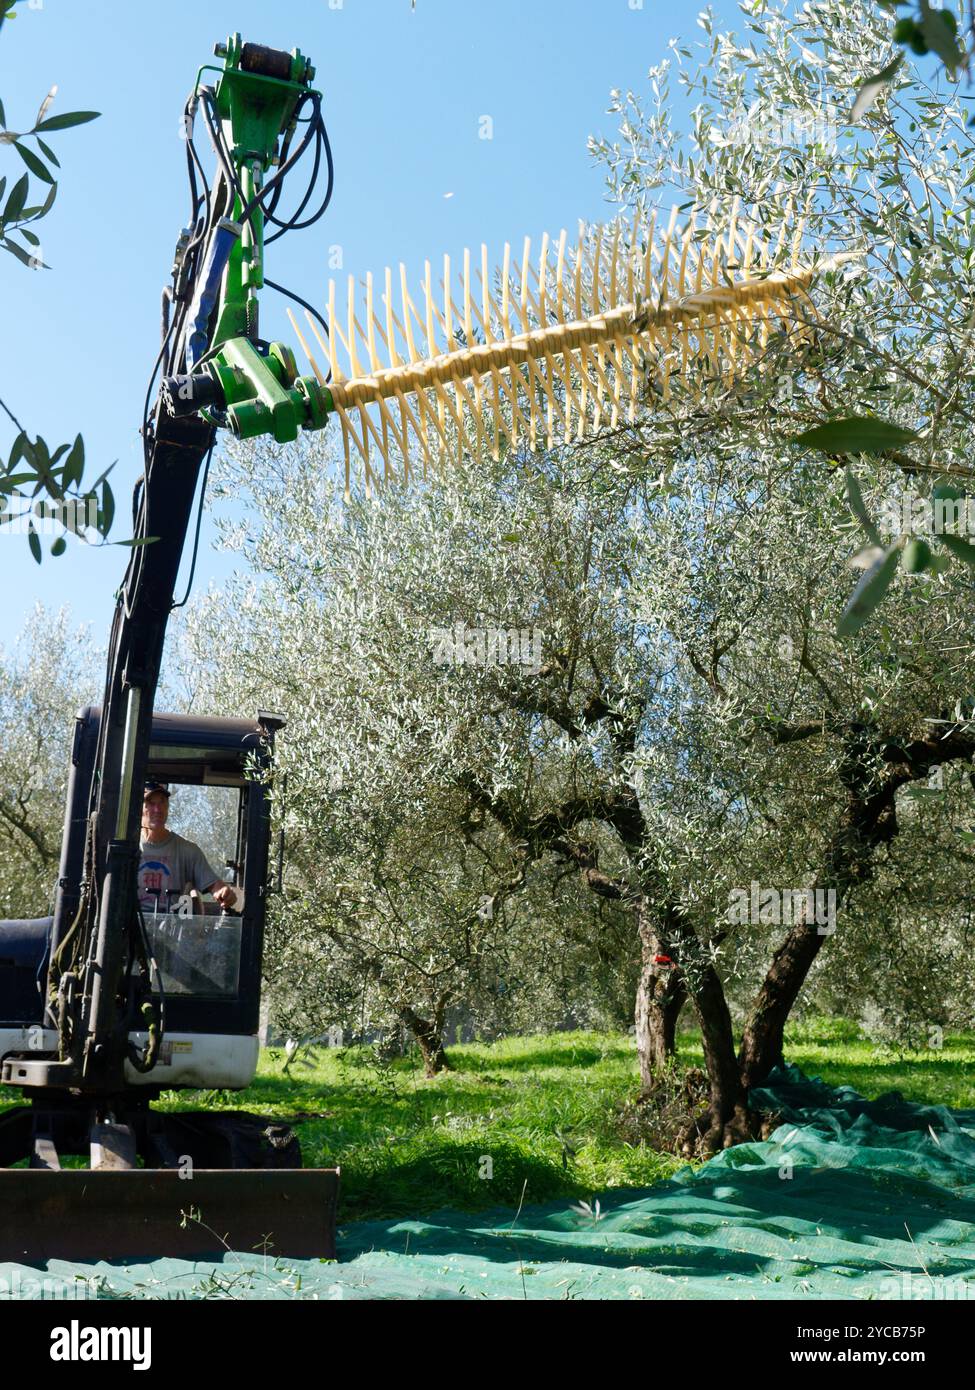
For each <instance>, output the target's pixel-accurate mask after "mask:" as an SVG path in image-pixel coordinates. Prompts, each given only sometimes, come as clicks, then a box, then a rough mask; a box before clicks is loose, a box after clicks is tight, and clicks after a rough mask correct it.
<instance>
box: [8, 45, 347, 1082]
mask: <svg viewBox="0 0 975 1390" xmlns="http://www.w3.org/2000/svg"><path fill="white" fill-rule="evenodd" d="M215 52H216V54H217V56H218V57H221V58H222V59H223V66H222V68H218V69H215V70H216V71H217V72H218V81H217V82H216V85H215V86H207V85H204V83H203V81H202V79H203V75H204V73H205V72H207V71H209V70H211V69H208V68H207V67H204V68H201V69H200V72H199V74H198V76H197V82H196V85H195V87H194V89H193V92H192V93H191V95H190V97H189V99H188V101H187V105H186V112H185V121H186V136H187V161H188V166H189V170H190V184H191V195H192V217H191V222H190V225H189V226H188V227H187V228H186V229H185V231H184V232H183V233H182V235H181V237H180V239H179V243H178V246H177V252H176V257H175V262H174V267H173V277H172V285H171V286H169V287H167V290H166V292H165V295H164V316H163V341H162V347H161V349H160V353H159V357H158V359H157V373H158V371H159V369H160V368H161V369H162V372H163V380H162V385H161V389H160V391H159V394H158V397H157V400H156V404H155V409H154V412H153V414H152V417H151V418H148V415H147V418H144V421H143V438H144V451H145V466H144V471H143V475H142V477H141V478H140V480H139V483H138V484H137V486H136V489H135V494H134V506H133V524H134V538H133V544H132V550H131V555H130V560H129V565H128V569H127V571H126V574H125V578H124V581H123V583H122V586H121V588H120V589H119V592H118V596H117V604H116V610H115V617H114V622H113V625H112V631H111V639H110V643H109V652H108V666H107V672H106V680H105V691H104V697H103V701H102V707H101V708H102V714H101V720H100V727H99V735H98V748H97V754H96V757H95V764H94V773H93V776H92V780H91V792H90V803H89V815H88V824H87V844H86V851H85V865H86V868H85V873H84V878H83V880H82V884H81V894H80V902H79V905H78V910H77V913H76V914H75V916H74V917H73V919H72V920H71V921H70V922H65V921H63V922H60V923H58V924H57V927H56V930H55V936H54V939H53V941H52V949H51V956H50V965H49V971H48V984H47V1004H46V1008H47V1017H46V1021H47V1023H48V1024H49V1025H50V1026H51V1027H53V1028H54V1029H56V1031H57V1036H58V1055H57V1056H52V1055H45V1054H41V1055H37V1054H28V1055H24V1056H14V1057H10V1056H8V1057H7V1058H5V1060H4V1062H3V1067H2V1074H0V1077H2V1080H3V1081H4V1082H6V1083H8V1084H16V1085H19V1086H22V1087H26V1088H29V1089H31V1090H32V1091H33V1090H38V1089H42V1088H58V1089H61V1090H71V1091H73V1092H75V1093H77V1092H84V1093H89V1094H94V1095H99V1094H101V1095H106V1096H108V1095H113V1094H118V1093H120V1092H121V1091H123V1089H124V1079H123V1069H124V1067H125V1064H126V1062H127V1061H128V1062H129V1063H130V1064H131V1065H133V1066H135V1067H136V1068H137V1069H138V1070H147V1069H150V1068H151V1067H152V1066H153V1064H154V1062H155V1059H156V1057H157V1056H158V1051H159V1046H160V1043H161V1041H162V1018H161V1010H160V1009H159V1008H158V1001H156V1000H155V999H154V994H153V988H152V971H151V952H150V950H149V948H148V943H147V940H146V933H145V928H144V923H143V922H142V920H141V914H140V910H139V906H138V894H137V876H138V869H139V856H140V835H141V815H142V787H143V784H144V782H145V779H146V772H147V765H148V758H149V744H150V734H151V729H152V720H153V707H154V700H155V694H156V688H157V685H158V682H159V673H160V667H161V662H162V655H163V647H164V643H165V637H166V627H167V623H168V620H169V616H170V613H171V611H172V608H173V605H174V601H175V592H176V583H177V578H178V574H179V570H180V565H181V560H182V557H183V553H184V549H185V544H186V537H187V532H188V530H189V529H190V525H191V521H192V516H193V510H194V499H195V497H196V494H197V491H198V488H199V485H200V474H201V471H202V470H203V468H204V464H205V462H206V461H207V460H208V458H209V454H210V452H211V450H212V448H213V446H214V441H215V438H216V434H217V431H218V429H220V428H226V429H230V430H231V431H232V432H233V433H234V434H236V435H237V436H239V437H247V438H250V437H253V436H255V435H258V434H270V435H272V436H273V437H274V438H275V439H277V440H279V441H281V442H284V441H287V440H291V439H294V438H296V437H297V434H298V432H299V430H300V429H302V428H305V429H315V428H320V427H321V426H322V425H323V424H324V423H325V421H326V418H327V393H326V392H325V391H324V390H323V388H322V387H321V386H320V385H319V383H318V382H317V380H316V379H315V378H313V377H312V378H300V377H298V375H297V371H296V369H295V365H294V359H293V355H292V354H291V351H290V349H288V348H287V347H285V346H284V345H283V344H280V343H271V344H269V343H265V342H264V341H263V340H262V339H261V337H260V333H259V313H258V294H259V291H260V290H261V289H262V288H263V287H264V284H265V279H264V248H265V244H266V241H268V240H270V239H273V238H274V237H276V236H279V235H281V234H282V232H283V231H285V230H288V229H289V228H290V227H292V226H302V225H308V224H310V222H312V221H314V220H317V216H320V215H321V213H322V212H323V211H324V208H325V206H327V203H328V199H329V198H330V196H331V187H332V161H331V151H330V149H329V148H328V137H327V134H326V132H325V129H324V123H323V121H322V116H321V94H320V93H319V92H317V91H315V90H314V88H312V86H311V80H312V78H313V76H314V69H313V68H312V67H311V64H310V63H309V61H308V60H307V58H305V57H303V56H302V54H301V53H300V52H298V50H294V51H293V52H291V53H283V52H280V51H278V50H275V49H269V48H264V47H262V46H261V45H258V44H248V43H243V42H242V41H241V39H240V36H239V35H234V36H232V37H231V38H230V39H229V40H228V42H227V43H226V44H218V45H217V47H216V50H215ZM200 115H202V118H203V121H204V123H205V125H206V129H207V133H208V134H209V136H210V140H211V143H212V144H213V147H214V151H215V153H216V157H217V176H216V178H215V180H214V181H213V185H212V187H210V186H209V185H208V183H207V182H206V178H205V174H204V171H203V166H202V163H201V161H200V159H199V157H198V155H197V152H196V146H195V143H194V128H195V124H196V121H197V118H198V116H200ZM312 141H316V142H317V146H318V148H317V149H316V158H315V167H314V171H313V174H312V180H311V184H310V186H309V194H310V193H311V191H312V188H313V186H314V184H315V182H316V175H317V173H318V168H319V164H320V156H321V152H322V149H323V148H324V152H325V154H326V157H327V161H328V170H329V177H328V187H327V190H326V194H325V198H324V200H323V203H322V206H321V208H320V209H319V211H318V213H317V214H315V215H314V216H312V217H309V218H307V219H306V220H305V222H301V221H300V215H301V212H302V211H303V209H304V206H305V203H307V201H308V195H306V198H305V201H304V202H303V203H302V204H301V207H300V208H299V210H298V214H297V216H296V217H295V218H292V219H291V221H290V222H284V221H282V219H280V218H279V217H278V216H277V215H276V210H277V208H278V205H279V199H280V193H281V185H282V183H283V180H284V178H285V177H286V175H287V174H288V172H289V170H290V169H291V168H292V167H293V165H294V164H296V163H297V161H298V160H299V159H300V158H301V156H302V155H303V154H304V152H305V151H306V149H308V147H309V146H310V144H311V143H312ZM272 171H273V172H272ZM272 224H273V225H275V226H276V227H277V231H275V232H272V233H271V236H270V237H269V236H268V234H267V232H268V227H269V226H271V225H272ZM157 373H154V376H155V375H156V374H157ZM153 389H154V388H153V383H152V382H151V383H150V389H149V393H148V395H147V400H151V399H152V393H153ZM201 505H202V499H201ZM133 1029H141V1030H143V1031H144V1032H145V1034H146V1036H147V1039H148V1041H147V1044H146V1046H145V1048H144V1049H143V1050H142V1052H141V1054H140V1053H139V1052H138V1051H137V1050H136V1049H135V1048H134V1046H133V1044H132V1043H131V1042H130V1041H129V1035H130V1033H131V1031H132V1030H133Z"/></svg>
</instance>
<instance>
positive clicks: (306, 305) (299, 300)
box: [264, 275, 332, 381]
mask: <svg viewBox="0 0 975 1390" xmlns="http://www.w3.org/2000/svg"><path fill="white" fill-rule="evenodd" d="M264 283H265V285H266V286H267V287H268V289H269V290H277V292H278V294H286V295H287V296H288V298H289V299H293V300H294V302H295V303H296V304H300V305H301V307H302V308H303V309H307V310H308V312H309V314H311V315H312V317H313V318H316V319H317V320H318V322H319V323H320V324H321V325H322V327H323V328H324V330H325V336H326V338H328V340H329V342H331V341H332V335H331V333H330V332H329V327H328V324H327V323H326V322H325V320H324V319H323V318H322V316H321V314H320V313H319V312H318V310H317V309H316V308H314V307H313V306H312V305H311V304H309V303H308V301H307V300H306V299H302V297H301V295H300V294H295V292H294V290H286V289H285V287H284V286H283V285H279V284H277V283H276V282H275V281H274V280H269V279H268V278H267V276H266V275H265V277H264ZM331 379H332V373H331V369H330V370H329V374H328V377H327V380H328V381H331Z"/></svg>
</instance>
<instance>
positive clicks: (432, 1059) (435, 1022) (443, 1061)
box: [399, 1004, 450, 1076]
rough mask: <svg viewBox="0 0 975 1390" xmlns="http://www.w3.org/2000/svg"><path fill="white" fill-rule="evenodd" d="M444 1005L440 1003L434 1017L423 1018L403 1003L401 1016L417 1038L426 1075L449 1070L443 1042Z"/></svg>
mask: <svg viewBox="0 0 975 1390" xmlns="http://www.w3.org/2000/svg"><path fill="white" fill-rule="evenodd" d="M444 1012H445V1009H444V1006H443V1005H442V1004H438V1005H437V1008H436V1011H435V1014H434V1017H433V1018H432V1019H427V1018H422V1017H421V1016H420V1015H419V1014H418V1013H417V1012H416V1010H415V1009H412V1008H411V1007H410V1006H409V1004H401V1005H400V1008H399V1016H400V1018H401V1019H402V1020H403V1022H404V1023H405V1024H406V1026H407V1028H409V1030H410V1032H411V1033H412V1034H413V1036H414V1038H416V1040H417V1043H418V1044H419V1047H420V1055H421V1056H422V1057H423V1073H424V1075H425V1076H436V1075H437V1073H438V1072H442V1071H449V1070H450V1062H449V1060H448V1058H447V1053H446V1050H445V1048H444V1042H443V1024H444Z"/></svg>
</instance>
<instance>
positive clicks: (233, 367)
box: [204, 338, 331, 444]
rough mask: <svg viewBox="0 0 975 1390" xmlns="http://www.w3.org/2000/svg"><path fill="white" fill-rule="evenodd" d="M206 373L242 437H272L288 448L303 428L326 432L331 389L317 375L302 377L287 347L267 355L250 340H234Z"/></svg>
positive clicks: (276, 346)
mask: <svg viewBox="0 0 975 1390" xmlns="http://www.w3.org/2000/svg"><path fill="white" fill-rule="evenodd" d="M204 370H205V371H206V372H208V373H209V375H210V376H211V378H212V379H213V380H214V381H215V382H217V383H218V384H219V387H220V393H221V395H222V397H223V399H224V401H225V402H226V414H227V424H228V425H229V426H230V429H231V430H232V431H233V433H234V434H235V435H236V437H237V438H238V439H254V438H255V437H256V436H258V435H262V434H270V435H272V436H273V437H274V438H275V439H276V440H277V441H278V443H279V444H288V443H290V441H291V440H293V439H297V438H298V432H299V430H302V429H306V430H317V429H321V428H322V426H323V425H324V424H325V422H326V420H327V418H328V412H329V409H330V408H331V397H330V395H329V393H328V391H326V390H325V389H324V388H323V387H321V386H320V385H319V384H318V382H317V381H316V380H315V378H314V377H307V376H302V377H300V376H298V371H297V367H296V366H295V359H294V353H293V352H292V351H291V349H290V348H289V347H286V346H285V344H284V343H271V344H270V347H269V348H268V353H267V356H266V357H264V356H262V355H261V353H259V352H258V350H257V348H255V346H254V344H253V343H251V342H248V340H247V339H246V338H232V339H231V341H230V342H229V343H225V344H224V345H223V347H222V348H221V349H220V351H219V352H218V353H217V355H216V357H215V358H212V359H211V360H210V361H209V362H208V363H207V364H206V367H205V368H204Z"/></svg>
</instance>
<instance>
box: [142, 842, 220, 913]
mask: <svg viewBox="0 0 975 1390" xmlns="http://www.w3.org/2000/svg"><path fill="white" fill-rule="evenodd" d="M141 849H142V857H141V859H140V861H139V902H140V903H141V904H142V906H143V907H151V908H155V907H156V906H157V905H158V908H159V911H160V912H166V911H168V910H169V909H170V907H172V908H174V909H175V905H176V899H177V898H178V897H179V896H180V894H182V893H186V892H188V891H189V889H190V888H195V889H196V891H197V892H198V893H205V892H207V890H208V889H210V888H212V887H213V885H214V883H216V881H217V878H218V877H219V875H217V874H215V873H214V872H213V870H212V869H211V868H210V865H209V864H208V863H207V860H206V856H205V855H204V853H203V851H202V850H201V849H200V847H199V845H195V844H194V843H193V841H192V840H184V838H183V836H182V835H177V834H175V833H173V832H170V834H169V835H168V836H167V838H166V839H165V840H160V841H159V842H158V844H150V842H149V841H148V840H143V841H142V845H141Z"/></svg>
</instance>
